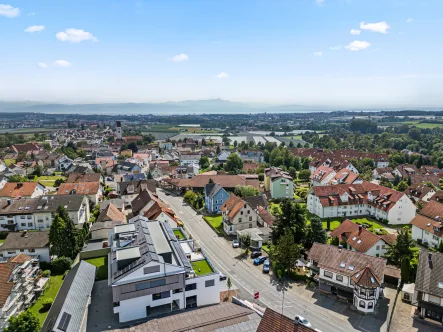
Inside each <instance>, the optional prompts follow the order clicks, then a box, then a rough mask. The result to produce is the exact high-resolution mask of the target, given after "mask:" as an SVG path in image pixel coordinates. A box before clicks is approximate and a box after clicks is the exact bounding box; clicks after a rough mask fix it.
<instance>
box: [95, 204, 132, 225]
mask: <svg viewBox="0 0 443 332" xmlns="http://www.w3.org/2000/svg"><path fill="white" fill-rule="evenodd" d="M100 221H123V222H126V216H125V214H124V213H123V212H121V211H120V210H119V209H117V207H116V206H115V205H114V204H112V203H111V204H109V205H108V206H107V207H106V208H105V209H104V210H103V211H102V212H100V214H99V216H98V217H97V220H96V222H100Z"/></svg>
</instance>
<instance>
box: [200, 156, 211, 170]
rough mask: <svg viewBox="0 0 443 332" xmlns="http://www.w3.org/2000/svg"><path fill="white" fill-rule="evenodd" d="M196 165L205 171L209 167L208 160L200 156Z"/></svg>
mask: <svg viewBox="0 0 443 332" xmlns="http://www.w3.org/2000/svg"><path fill="white" fill-rule="evenodd" d="M198 165H199V166H200V169H206V168H208V167H209V165H210V163H209V158H208V157H206V156H202V157H201V158H200V160H199V161H198Z"/></svg>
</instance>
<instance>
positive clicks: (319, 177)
mask: <svg viewBox="0 0 443 332" xmlns="http://www.w3.org/2000/svg"><path fill="white" fill-rule="evenodd" d="M332 172H335V171H334V169H333V168H330V167H328V166H320V167H318V168H317V169H316V170H315V172H314V173H312V175H311V176H310V177H309V178H310V179H311V180H312V181H315V182H322V181H323V180H324V179H325V178H326V177H327V176H328V175H329V174H331V173H332Z"/></svg>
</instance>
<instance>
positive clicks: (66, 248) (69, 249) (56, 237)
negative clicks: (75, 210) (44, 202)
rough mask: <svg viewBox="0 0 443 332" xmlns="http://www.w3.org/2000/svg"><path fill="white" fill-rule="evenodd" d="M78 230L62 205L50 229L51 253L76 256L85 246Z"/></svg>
mask: <svg viewBox="0 0 443 332" xmlns="http://www.w3.org/2000/svg"><path fill="white" fill-rule="evenodd" d="M77 232H78V231H77V230H76V228H75V225H74V222H73V221H72V219H71V218H70V217H69V214H68V212H67V211H66V209H65V208H64V207H63V206H61V205H60V206H59V207H58V208H57V212H56V214H55V216H54V220H53V221H52V224H51V228H50V230H49V242H50V243H51V253H52V254H53V255H57V256H58V257H62V256H64V257H69V258H74V256H75V255H76V254H77V252H78V251H79V250H80V249H81V247H82V246H83V241H80V240H81V239H79V237H78V234H77ZM83 240H84V239H83ZM80 242H81V243H80Z"/></svg>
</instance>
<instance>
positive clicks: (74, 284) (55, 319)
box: [41, 261, 96, 332]
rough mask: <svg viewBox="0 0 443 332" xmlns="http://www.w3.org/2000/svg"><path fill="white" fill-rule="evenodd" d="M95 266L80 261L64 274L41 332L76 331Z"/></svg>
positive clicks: (89, 290) (87, 300) (78, 327)
mask: <svg viewBox="0 0 443 332" xmlns="http://www.w3.org/2000/svg"><path fill="white" fill-rule="evenodd" d="M95 272H96V267H95V266H94V265H92V264H89V263H87V262H85V261H80V263H78V264H77V265H75V266H74V267H73V268H72V269H71V270H70V271H69V272H68V274H67V275H66V277H65V279H64V281H63V284H62V286H61V287H60V290H59V291H58V293H57V297H56V298H55V300H54V303H53V304H52V306H51V309H50V310H49V313H48V316H47V317H46V319H45V322H44V323H43V327H42V329H41V331H42V332H61V331H63V332H78V331H80V330H81V327H82V325H83V322H84V317H85V312H86V310H87V309H88V306H89V301H90V296H91V292H92V287H93V285H94V281H95Z"/></svg>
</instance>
